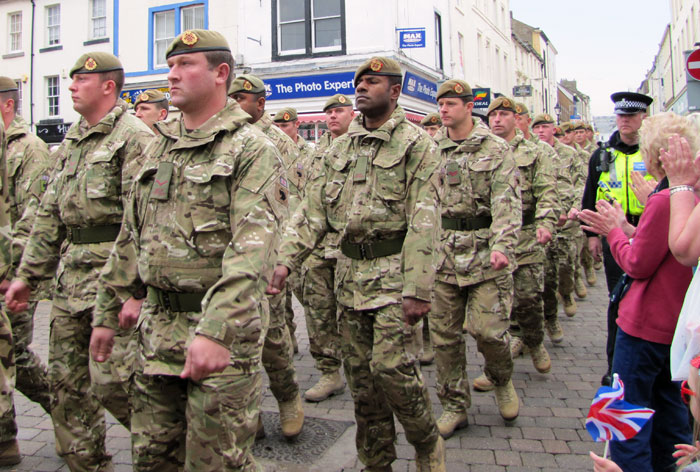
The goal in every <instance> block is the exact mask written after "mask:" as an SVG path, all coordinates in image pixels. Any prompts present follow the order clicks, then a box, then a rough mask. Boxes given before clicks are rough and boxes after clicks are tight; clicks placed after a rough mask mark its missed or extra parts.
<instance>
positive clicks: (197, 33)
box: [165, 29, 231, 59]
mask: <svg viewBox="0 0 700 472" xmlns="http://www.w3.org/2000/svg"><path fill="white" fill-rule="evenodd" d="M207 51H228V52H231V48H230V47H229V45H228V41H226V38H224V36H223V35H222V34H221V33H219V32H216V31H208V30H201V29H193V30H187V31H183V32H182V33H180V34H179V35H178V36H177V38H175V39H173V42H172V43H170V45H169V46H168V49H167V50H166V51H165V58H166V59H167V58H169V57H170V56H177V55H179V54H189V53H191V52H207Z"/></svg>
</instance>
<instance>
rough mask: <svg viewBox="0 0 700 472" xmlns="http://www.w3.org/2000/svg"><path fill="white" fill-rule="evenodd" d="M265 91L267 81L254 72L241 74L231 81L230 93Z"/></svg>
mask: <svg viewBox="0 0 700 472" xmlns="http://www.w3.org/2000/svg"><path fill="white" fill-rule="evenodd" d="M264 91H265V82H263V81H262V80H261V79H260V78H258V77H255V76H254V75H252V74H241V75H239V76H238V77H236V78H235V79H233V82H231V86H230V87H229V88H228V94H229V95H233V94H234V93H239V92H241V93H262V92H264Z"/></svg>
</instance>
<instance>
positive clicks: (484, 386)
mask: <svg viewBox="0 0 700 472" xmlns="http://www.w3.org/2000/svg"><path fill="white" fill-rule="evenodd" d="M472 385H473V386H474V390H476V391H477V392H490V391H491V390H493V389H494V387H495V385H494V384H493V383H492V382H491V381H490V380H489V379H488V377H486V374H481V375H480V376H478V377H477V378H475V379H474V382H472Z"/></svg>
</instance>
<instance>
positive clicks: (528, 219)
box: [523, 211, 535, 226]
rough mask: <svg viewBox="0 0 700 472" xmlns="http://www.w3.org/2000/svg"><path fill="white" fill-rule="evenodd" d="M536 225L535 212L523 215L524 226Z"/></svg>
mask: <svg viewBox="0 0 700 472" xmlns="http://www.w3.org/2000/svg"><path fill="white" fill-rule="evenodd" d="M533 224H535V212H534V211H530V212H528V213H523V226H527V225H533Z"/></svg>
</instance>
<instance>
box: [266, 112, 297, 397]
mask: <svg viewBox="0 0 700 472" xmlns="http://www.w3.org/2000/svg"><path fill="white" fill-rule="evenodd" d="M254 126H256V127H257V128H259V129H260V130H262V132H263V133H264V134H265V136H267V138H268V139H269V140H270V141H272V144H274V145H275V147H276V148H277V150H278V151H279V153H280V155H281V156H282V163H283V165H284V169H285V171H286V176H287V179H286V181H287V185H288V188H289V192H288V198H289V207H288V208H289V211H290V212H291V211H293V210H294V208H296V206H297V205H298V204H299V179H298V178H297V174H296V172H295V169H296V167H297V164H299V163H300V162H301V161H300V160H299V151H298V149H297V148H296V146H295V144H294V141H292V140H291V138H290V137H289V136H287V135H286V134H284V131H282V130H281V129H279V128H278V127H277V126H275V125H274V124H273V123H272V118H270V115H268V114H267V112H265V113H264V114H263V116H262V117H261V118H260V119H259V120H258V121H256V122H255V124H254ZM290 286H293V285H290ZM287 293H289V291H288V290H284V291H283V292H282V293H279V294H277V295H271V296H270V297H269V298H270V327H269V329H268V330H267V334H266V336H265V347H264V348H263V354H262V362H263V366H264V367H265V372H266V373H267V376H268V377H269V378H270V390H272V394H273V395H274V396H275V399H276V400H277V402H278V403H282V402H287V401H290V400H292V399H294V398H296V397H297V395H299V383H298V382H297V372H296V369H295V368H294V357H293V356H294V347H293V343H292V336H293V335H294V334H293V333H292V332H291V331H290V329H289V326H288V325H287V322H286V320H287V318H288V317H287V315H286V309H287ZM289 296H290V297H291V293H290V295H289ZM289 305H290V307H289V309H290V310H291V298H290V300H289ZM293 316H294V313H293V312H292V317H293Z"/></svg>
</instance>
